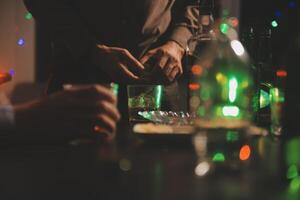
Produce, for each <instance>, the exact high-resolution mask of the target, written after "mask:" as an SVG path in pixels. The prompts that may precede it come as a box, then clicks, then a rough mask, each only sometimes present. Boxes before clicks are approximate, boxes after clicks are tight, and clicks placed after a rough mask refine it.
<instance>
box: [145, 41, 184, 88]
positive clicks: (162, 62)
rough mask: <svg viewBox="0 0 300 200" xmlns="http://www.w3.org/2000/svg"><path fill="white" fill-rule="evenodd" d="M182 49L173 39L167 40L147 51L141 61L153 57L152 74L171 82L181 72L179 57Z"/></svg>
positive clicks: (182, 51) (146, 60) (181, 55)
mask: <svg viewBox="0 0 300 200" xmlns="http://www.w3.org/2000/svg"><path fill="white" fill-rule="evenodd" d="M183 55H184V49H183V48H182V47H181V46H179V45H178V44H177V43H176V42H174V41H168V42H167V43H165V44H164V45H162V46H160V47H158V48H155V49H152V50H150V51H148V52H147V53H146V54H145V55H144V56H143V57H142V58H141V60H140V61H141V63H142V64H145V63H147V62H148V61H149V60H150V59H154V63H151V64H153V69H152V72H151V74H152V76H153V75H154V78H156V79H157V78H158V77H159V76H157V75H158V74H160V77H159V78H160V79H162V80H163V81H166V82H169V83H170V82H172V81H173V80H174V79H175V78H176V77H177V76H179V75H181V74H182V73H183V69H182V64H181V59H182V57H183Z"/></svg>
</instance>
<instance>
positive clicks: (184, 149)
mask: <svg viewBox="0 0 300 200" xmlns="http://www.w3.org/2000/svg"><path fill="white" fill-rule="evenodd" d="M41 134H42V133H41ZM195 137H196V135H194V136H191V137H190V140H189V139H187V140H185V141H182V142H178V141H177V142H174V141H169V142H165V143H164V142H163V141H162V142H160V143H155V142H154V143H153V141H152V142H150V141H142V140H141V139H140V138H137V137H136V136H135V135H134V134H133V133H132V132H131V131H130V129H129V128H125V127H123V128H121V129H119V133H118V137H117V139H116V140H115V141H113V142H110V143H107V142H103V140H102V139H100V140H99V139H98V140H84V141H80V142H78V141H72V142H65V143H64V142H63V143H61V142H59V143H55V142H44V143H41V142H24V143H20V142H19V143H18V144H14V143H11V144H9V145H3V146H2V147H1V151H0V158H1V165H0V177H1V178H0V185H1V187H0V188H1V189H0V191H1V192H0V199H31V200H34V199H39V200H40V199H44V200H47V199H49V200H50V199H51V200H53V199H56V200H57V199H64V200H66V199H84V200H87V199H95V200H96V199H97V200H99V199H105V200H110V199H130V200H133V199H139V200H147V199H149V200H160V199H161V200H176V199H179V200H185V199H186V200H193V199H195V200H196V199H197V200H199V199H289V200H291V199H299V197H300V176H299V171H298V170H299V166H300V165H299V164H300V158H299V152H300V137H294V138H290V139H281V138H276V137H272V136H266V137H257V136H256V137H253V136H252V137H250V138H248V137H247V138H244V139H240V137H239V133H236V132H234V133H232V132H231V133H229V134H228V133H220V134H219V136H216V135H214V136H212V135H210V133H209V132H207V140H204V141H217V142H215V143H213V144H210V143H207V146H206V147H207V148H206V149H204V152H205V154H206V156H204V157H206V158H207V162H206V161H205V159H203V158H204V157H202V158H201V159H202V160H201V159H200V157H199V152H198V153H196V152H197V151H196V150H195ZM210 137H215V138H217V139H213V140H211V139H210ZM218 138H219V139H218ZM193 141H194V142H193ZM220 141H221V142H220ZM245 145H246V147H247V148H246V149H247V150H246V152H242V150H241V148H243V147H245ZM200 154H201V153H200ZM245 156H246V157H245ZM209 160H210V161H209ZM203 161H204V163H206V165H204V167H203V165H202V167H201V166H200V168H199V163H201V162H203ZM207 164H208V165H207ZM197 167H198V168H197Z"/></svg>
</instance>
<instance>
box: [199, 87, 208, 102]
mask: <svg viewBox="0 0 300 200" xmlns="http://www.w3.org/2000/svg"><path fill="white" fill-rule="evenodd" d="M200 95H201V99H202V100H204V101H207V100H208V99H209V98H210V91H209V89H208V88H205V89H202V90H201V94H200Z"/></svg>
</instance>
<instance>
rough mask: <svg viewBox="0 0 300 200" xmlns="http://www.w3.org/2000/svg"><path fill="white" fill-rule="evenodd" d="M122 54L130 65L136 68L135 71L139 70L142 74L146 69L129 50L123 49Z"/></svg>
mask: <svg viewBox="0 0 300 200" xmlns="http://www.w3.org/2000/svg"><path fill="white" fill-rule="evenodd" d="M122 54H123V55H124V56H125V58H126V61H127V62H128V64H129V65H130V66H133V67H135V68H136V69H135V70H139V71H140V72H141V71H142V70H144V69H145V67H144V66H143V64H142V63H140V62H139V61H138V60H137V59H136V58H135V57H134V56H133V55H132V54H131V53H130V52H129V51H128V50H127V49H123V50H122Z"/></svg>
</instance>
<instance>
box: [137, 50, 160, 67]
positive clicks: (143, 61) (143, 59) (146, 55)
mask: <svg viewBox="0 0 300 200" xmlns="http://www.w3.org/2000/svg"><path fill="white" fill-rule="evenodd" d="M156 53H157V49H152V50H150V51H148V52H147V53H146V54H145V55H144V56H143V57H142V58H141V59H140V62H141V63H142V64H145V63H146V62H147V61H148V60H149V59H150V58H151V57H152V56H154V55H155V54H156Z"/></svg>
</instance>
